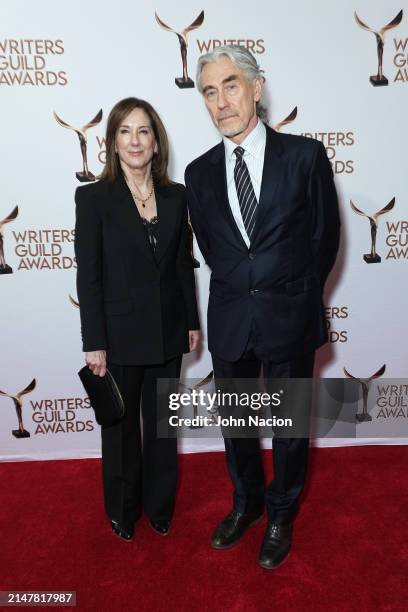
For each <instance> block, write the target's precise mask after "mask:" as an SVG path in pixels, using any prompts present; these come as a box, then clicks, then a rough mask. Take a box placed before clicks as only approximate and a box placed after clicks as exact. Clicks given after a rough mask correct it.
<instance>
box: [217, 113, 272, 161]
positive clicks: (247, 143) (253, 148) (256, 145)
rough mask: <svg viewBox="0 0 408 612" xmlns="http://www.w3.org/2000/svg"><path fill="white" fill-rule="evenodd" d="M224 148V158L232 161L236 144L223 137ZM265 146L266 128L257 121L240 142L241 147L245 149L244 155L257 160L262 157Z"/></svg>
mask: <svg viewBox="0 0 408 612" xmlns="http://www.w3.org/2000/svg"><path fill="white" fill-rule="evenodd" d="M223 141H224V147H225V157H226V159H227V160H228V161H231V160H234V161H235V155H234V150H235V149H236V148H237V146H238V145H237V144H235V142H232V140H231V139H230V138H227V137H226V136H224V137H223ZM265 144H266V128H265V125H264V124H263V123H262V121H260V120H259V119H258V123H257V124H256V126H255V127H254V129H253V130H252V132H250V133H249V134H248V136H247V137H246V138H245V140H243V141H242V142H241V145H240V146H241V147H242V148H243V149H245V154H247V153H249V155H252V156H253V157H256V158H259V157H261V156H262V154H263V152H264V149H265Z"/></svg>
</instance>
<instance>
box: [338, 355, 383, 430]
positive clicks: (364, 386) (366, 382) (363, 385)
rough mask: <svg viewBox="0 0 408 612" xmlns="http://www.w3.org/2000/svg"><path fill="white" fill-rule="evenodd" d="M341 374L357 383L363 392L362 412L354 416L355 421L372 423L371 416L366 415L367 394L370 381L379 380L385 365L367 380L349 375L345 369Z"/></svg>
mask: <svg viewBox="0 0 408 612" xmlns="http://www.w3.org/2000/svg"><path fill="white" fill-rule="evenodd" d="M343 372H344V373H345V375H346V376H347V378H351V379H353V380H356V381H357V382H359V383H360V385H361V388H362V390H363V412H358V413H357V414H356V421H358V422H359V423H364V422H366V421H372V420H373V417H372V416H371V414H368V392H369V390H370V386H371V381H372V380H374V379H375V378H380V376H382V375H383V374H384V372H385V364H384V365H383V366H382V367H381V368H380V369H379V370H378V371H377V372H375V374H373V375H372V376H369V377H368V378H356V377H355V376H353V375H352V374H350V373H349V372H348V371H347V370H346V368H343Z"/></svg>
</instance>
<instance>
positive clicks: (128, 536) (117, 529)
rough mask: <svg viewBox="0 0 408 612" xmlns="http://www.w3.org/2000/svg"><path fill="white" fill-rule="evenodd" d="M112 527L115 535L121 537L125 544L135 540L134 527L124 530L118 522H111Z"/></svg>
mask: <svg viewBox="0 0 408 612" xmlns="http://www.w3.org/2000/svg"><path fill="white" fill-rule="evenodd" d="M111 525H112V531H113V533H114V534H116V535H117V536H119V538H121V539H122V540H124V541H125V542H131V541H132V540H133V527H132V528H131V529H124V528H123V527H121V526H120V525H119V523H118V522H117V521H111Z"/></svg>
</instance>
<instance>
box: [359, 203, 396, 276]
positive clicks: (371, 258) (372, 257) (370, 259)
mask: <svg viewBox="0 0 408 612" xmlns="http://www.w3.org/2000/svg"><path fill="white" fill-rule="evenodd" d="M394 204H395V198H392V200H391V201H390V202H388V204H387V206H384V208H382V209H381V210H379V211H378V212H376V213H375V215H372V217H370V215H366V213H364V212H363V211H362V210H360V209H359V208H357V206H355V205H354V204H353V202H352V200H350V206H351V208H352V209H353V210H354V212H355V213H357V214H358V215H361V216H362V217H366V218H367V219H368V220H369V221H370V229H371V253H366V254H365V255H364V256H363V259H364V261H365V262H366V263H369V264H370V263H380V261H381V257H380V256H379V255H378V254H377V253H376V250H375V244H376V240H377V230H378V217H379V216H380V215H384V214H385V213H387V212H389V211H390V210H392V209H393V208H394Z"/></svg>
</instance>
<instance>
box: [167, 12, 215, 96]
mask: <svg viewBox="0 0 408 612" xmlns="http://www.w3.org/2000/svg"><path fill="white" fill-rule="evenodd" d="M155 17H156V21H157V23H158V24H159V26H160V27H161V28H163V30H166V32H173V34H176V35H177V38H178V39H179V43H180V51H181V60H182V62H183V76H182V77H177V78H175V79H174V80H175V83H176V85H177V87H180V89H187V88H189V87H194V81H193V79H190V77H189V76H188V72H187V47H188V41H187V34H188V33H189V32H191V31H192V30H196V29H197V28H199V27H200V25H201V24H202V23H203V21H204V11H201V13H200V14H199V16H198V17H197V19H196V20H195V21H193V23H192V24H190V25H189V26H187V28H184V30H183V31H182V32H176V31H175V30H173V28H170V27H169V26H168V25H166V24H165V23H164V22H163V21H162V20H161V19H160V17H159V16H158V14H157V13H155Z"/></svg>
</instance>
